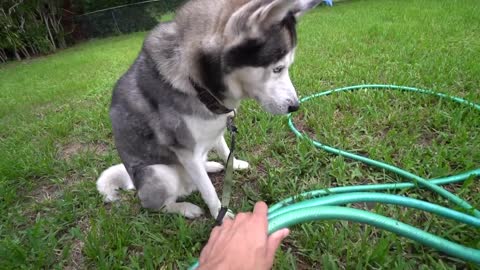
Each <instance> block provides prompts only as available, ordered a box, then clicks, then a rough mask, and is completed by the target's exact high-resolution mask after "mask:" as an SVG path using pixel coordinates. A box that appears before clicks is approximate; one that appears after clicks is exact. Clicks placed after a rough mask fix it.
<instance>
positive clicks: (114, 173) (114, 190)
mask: <svg viewBox="0 0 480 270" xmlns="http://www.w3.org/2000/svg"><path fill="white" fill-rule="evenodd" d="M97 189H98V191H99V192H100V194H102V195H103V200H104V201H105V202H113V201H116V200H118V199H119V196H118V189H125V190H131V189H135V186H134V185H133V181H132V179H131V178H130V175H128V172H127V169H125V166H123V164H117V165H114V166H112V167H110V168H108V169H106V170H105V171H103V172H102V174H101V175H100V177H99V178H98V180H97Z"/></svg>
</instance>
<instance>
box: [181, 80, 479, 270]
mask: <svg viewBox="0 0 480 270" xmlns="http://www.w3.org/2000/svg"><path fill="white" fill-rule="evenodd" d="M359 89H392V90H400V91H410V92H415V93H422V94H430V95H434V96H437V97H440V98H445V99H448V100H451V101H454V102H457V103H460V104H463V105H466V106H470V107H473V108H474V109H476V110H479V111H480V105H479V104H476V103H473V102H470V101H467V100H464V99H461V98H458V97H453V96H449V95H446V94H443V93H437V92H434V91H431V90H424V89H418V88H414V87H406V86H397V85H381V84H372V85H357V86H349V87H343V88H337V89H334V90H329V91H325V92H321V93H318V94H314V95H311V96H308V97H305V98H303V99H301V100H300V102H301V103H304V102H306V101H308V100H311V99H313V98H316V97H320V96H326V95H330V94H333V93H338V92H342V91H353V90H359ZM288 125H289V126H290V129H291V130H292V131H293V132H294V133H295V135H296V136H297V137H299V138H303V139H307V140H309V141H310V142H312V144H313V145H314V146H315V147H317V148H320V149H323V150H325V151H327V152H330V153H333V154H337V155H341V156H344V157H347V158H350V159H354V160H358V161H361V162H363V163H366V164H368V165H372V166H374V167H378V168H380V169H383V170H386V171H390V172H393V173H395V174H397V175H399V176H402V177H404V178H406V179H408V180H410V181H411V182H410V183H392V184H375V185H358V186H347V187H334V188H328V189H323V190H315V191H310V192H305V193H303V194H300V195H298V196H294V197H291V198H287V199H285V200H282V201H280V202H279V203H277V204H275V205H273V206H271V207H270V208H269V211H268V221H269V225H268V233H269V234H271V233H273V232H275V231H277V230H279V229H282V228H286V227H289V226H293V225H296V224H299V223H303V222H309V221H318V220H348V221H353V222H359V223H365V224H369V225H372V226H375V227H377V228H381V229H385V230H387V231H390V232H393V233H396V234H398V235H401V236H404V237H406V238H409V239H412V240H414V241H417V242H419V243H421V244H423V245H426V246H429V247H431V248H434V249H437V250H438V251H441V252H443V253H445V254H448V255H450V256H453V257H457V258H460V259H462V260H465V261H470V262H473V263H476V264H480V250H478V249H473V248H470V247H466V246H462V245H460V244H457V243H454V242H451V241H449V240H446V239H444V238H441V237H439V236H436V235H433V234H430V233H427V232H425V231H423V230H420V229H418V228H415V227H412V226H410V225H408V224H405V223H402V222H400V221H397V220H394V219H391V218H388V217H384V216H381V215H378V214H375V213H371V212H368V211H363V210H359V209H355V208H348V207H340V206H337V205H345V204H348V203H354V202H376V203H387V204H395V205H400V206H404V207H409V208H416V209H420V210H423V211H426V212H430V213H433V214H437V215H440V216H443V217H446V218H450V219H453V220H456V221H458V222H462V223H464V224H467V225H470V226H473V227H475V228H480V211H478V210H477V209H475V208H474V207H473V206H472V205H470V204H469V203H468V202H466V201H464V200H463V199H461V198H459V197H458V196H456V195H454V194H452V193H450V192H448V191H447V190H445V189H443V188H442V187H440V185H444V184H451V183H457V182H461V181H465V180H467V179H469V178H470V177H479V176H480V168H477V169H474V170H471V171H468V172H465V173H461V174H457V175H452V176H448V177H442V178H436V179H432V180H427V179H424V178H422V177H420V176H417V175H415V174H412V173H410V172H407V171H405V170H403V169H400V168H398V167H395V166H392V165H390V164H386V163H383V162H380V161H376V160H372V159H369V158H366V157H363V156H360V155H356V154H353V153H350V152H347V151H344V150H340V149H337V148H333V147H330V146H328V145H324V144H322V143H320V142H318V141H315V140H313V139H311V138H309V137H308V136H307V135H304V134H302V133H301V132H300V131H299V130H297V128H296V127H295V125H294V124H293V120H292V115H291V114H289V115H288ZM417 186H418V187H423V188H427V189H429V190H431V191H433V192H435V193H438V194H439V195H441V196H443V197H444V198H447V199H448V200H449V201H451V202H453V203H454V204H456V205H457V206H460V207H461V208H462V209H464V210H465V212H466V213H468V214H471V215H468V214H466V213H461V212H459V211H455V210H452V209H449V208H446V207H443V206H440V205H436V204H432V203H429V202H426V201H422V200H416V199H412V198H408V197H405V196H398V195H392V194H383V193H374V192H364V191H381V190H388V191H392V190H398V189H407V188H412V187H417ZM299 199H300V200H301V201H299V202H297V201H298V200H299ZM197 267H198V262H196V263H195V264H194V265H192V266H191V267H190V268H189V269H196V268H197Z"/></svg>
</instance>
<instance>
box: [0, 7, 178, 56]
mask: <svg viewBox="0 0 480 270" xmlns="http://www.w3.org/2000/svg"><path fill="white" fill-rule="evenodd" d="M144 1H145V0H1V1H0V62H6V61H9V60H13V59H16V60H22V59H28V58H30V57H32V56H35V55H42V54H47V53H52V52H55V51H56V50H58V49H63V48H66V47H67V46H69V45H71V44H74V43H75V42H76V41H78V40H79V39H83V38H85V37H89V35H88V33H79V32H81V31H85V30H84V29H87V31H88V28H85V27H83V28H82V26H81V25H79V24H81V23H82V20H77V19H76V18H86V17H87V16H89V15H88V13H91V12H94V11H97V10H103V9H108V8H112V7H117V6H124V5H128V4H135V3H140V2H144ZM183 2H184V0H161V1H156V2H155V4H156V7H157V8H156V10H155V12H158V13H162V12H167V11H171V10H174V9H175V8H176V7H178V6H179V5H180V4H182V3H183ZM135 6H138V8H136V9H133V8H132V9H126V8H119V10H122V14H129V13H130V12H131V13H132V14H133V13H137V14H136V15H135V16H138V9H139V8H144V9H147V8H149V7H148V6H147V5H143V4H139V5H135ZM158 7H160V8H158ZM159 9H160V10H159ZM110 12H113V11H110ZM151 13H152V12H149V13H147V12H144V13H143V14H145V16H151V17H152V18H153V16H152V15H149V14H151ZM82 14H87V15H82ZM97 14H98V13H97ZM80 15H82V16H80ZM109 15H110V16H109V18H111V14H109ZM126 16H127V15H124V16H123V17H120V18H118V20H122V19H123V18H124V17H126ZM155 18H156V17H155ZM126 19H128V18H126ZM147 19H150V21H151V20H152V19H151V18H147ZM94 20H99V19H97V17H93V16H92V18H90V19H89V21H90V22H91V21H94ZM137 20H138V17H137ZM139 21H142V20H139ZM148 27H151V23H150V24H149V25H148ZM139 30H144V29H135V27H130V28H129V31H139ZM117 33H118V32H117Z"/></svg>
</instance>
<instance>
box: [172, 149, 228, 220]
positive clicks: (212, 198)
mask: <svg viewBox="0 0 480 270" xmlns="http://www.w3.org/2000/svg"><path fill="white" fill-rule="evenodd" d="M176 154H177V157H178V159H179V161H180V163H181V164H182V165H183V167H184V169H185V172H186V173H187V174H188V176H189V177H190V178H191V180H192V182H193V183H194V184H195V185H196V186H197V188H198V191H199V192H200V194H201V195H202V198H203V200H204V201H205V203H206V204H207V206H208V208H209V210H210V214H212V217H214V218H216V217H217V215H218V211H219V210H220V207H221V205H220V200H219V199H218V196H217V192H216V191H215V188H214V187H213V184H212V181H211V180H210V177H208V174H207V170H206V169H205V160H204V156H202V154H197V153H192V152H190V151H186V150H180V151H176Z"/></svg>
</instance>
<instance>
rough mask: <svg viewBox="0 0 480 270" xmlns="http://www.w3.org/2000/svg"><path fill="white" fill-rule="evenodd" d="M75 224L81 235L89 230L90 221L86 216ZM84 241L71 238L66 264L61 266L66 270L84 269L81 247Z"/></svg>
mask: <svg viewBox="0 0 480 270" xmlns="http://www.w3.org/2000/svg"><path fill="white" fill-rule="evenodd" d="M77 226H78V227H79V228H80V231H81V232H82V234H83V235H86V234H87V233H88V232H89V231H90V222H89V221H88V219H87V218H86V217H84V218H82V219H81V220H80V221H78V223H77ZM84 246H85V243H84V242H83V241H82V240H81V239H78V238H75V239H74V240H73V244H72V246H71V250H70V256H69V258H68V259H67V265H66V266H65V267H64V268H63V269H66V270H75V269H85V268H86V267H85V257H84V256H83V247H84Z"/></svg>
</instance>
